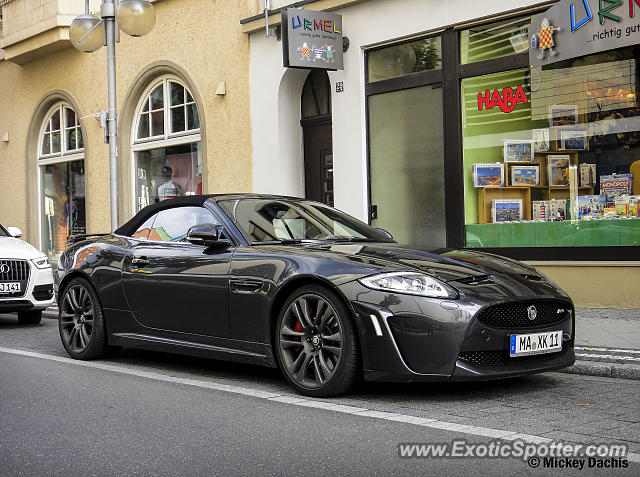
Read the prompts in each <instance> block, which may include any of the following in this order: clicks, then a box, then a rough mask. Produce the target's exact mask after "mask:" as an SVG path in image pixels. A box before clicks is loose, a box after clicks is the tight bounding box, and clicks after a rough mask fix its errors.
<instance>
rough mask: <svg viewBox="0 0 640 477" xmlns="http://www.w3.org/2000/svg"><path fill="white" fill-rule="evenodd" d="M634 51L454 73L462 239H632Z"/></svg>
mask: <svg viewBox="0 0 640 477" xmlns="http://www.w3.org/2000/svg"><path fill="white" fill-rule="evenodd" d="M639 56H640V51H638V50H637V49H635V48H628V49H622V50H615V51H609V52H605V53H599V54H595V55H590V56H587V57H582V58H577V59H572V60H567V61H563V62H559V63H556V64H553V65H548V66H545V67H544V68H543V69H542V70H530V69H529V68H523V69H518V70H511V71H505V72H501V73H494V74H487V75H482V76H476V77H472V78H466V79H464V80H463V81H462V89H461V90H462V104H463V124H462V131H463V152H464V156H463V158H464V186H465V219H466V245H467V246H469V247H575V246H627V245H637V244H638V243H640V217H639V213H638V203H639V201H640V104H639V103H638V93H639V92H640V91H639V90H640V78H639V74H640V63H639V60H640V57H639Z"/></svg>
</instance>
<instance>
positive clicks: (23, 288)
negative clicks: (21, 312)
mask: <svg viewBox="0 0 640 477" xmlns="http://www.w3.org/2000/svg"><path fill="white" fill-rule="evenodd" d="M3 270H4V271H3ZM30 272H31V268H30V267H29V264H28V263H27V261H26V260H3V259H0V282H20V291H19V292H13V293H0V298H5V297H20V296H24V294H25V293H26V292H27V285H28V283H29V273H30Z"/></svg>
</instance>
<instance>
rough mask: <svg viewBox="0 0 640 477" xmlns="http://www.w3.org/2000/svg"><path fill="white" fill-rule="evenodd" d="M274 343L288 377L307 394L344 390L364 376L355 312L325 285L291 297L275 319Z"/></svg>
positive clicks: (299, 390)
mask: <svg viewBox="0 0 640 477" xmlns="http://www.w3.org/2000/svg"><path fill="white" fill-rule="evenodd" d="M275 343H276V354H277V358H278V364H279V365H280V369H281V370H282V372H283V374H284V376H285V378H286V379H287V380H288V381H289V383H291V385H293V387H294V388H295V389H296V390H297V391H298V392H300V393H302V394H305V395H307V396H314V397H327V396H335V395H338V394H342V393H344V392H346V391H348V390H349V389H351V388H352V387H353V385H354V384H355V383H356V381H357V379H358V377H359V375H360V353H359V349H358V341H357V337H356V332H355V328H354V325H353V321H352V319H351V314H350V313H349V310H348V309H347V307H346V306H345V305H344V303H343V302H342V300H340V298H339V297H338V296H337V294H336V293H334V292H333V291H331V290H329V289H327V288H325V287H321V286H317V285H310V286H305V287H302V288H299V289H298V290H296V291H295V292H294V293H293V294H292V295H291V297H289V299H288V300H287V301H286V302H285V304H284V306H283V307H282V310H281V312H280V315H279V317H278V321H277V323H276V336H275Z"/></svg>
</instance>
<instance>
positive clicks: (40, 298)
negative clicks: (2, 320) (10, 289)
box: [0, 260, 55, 313]
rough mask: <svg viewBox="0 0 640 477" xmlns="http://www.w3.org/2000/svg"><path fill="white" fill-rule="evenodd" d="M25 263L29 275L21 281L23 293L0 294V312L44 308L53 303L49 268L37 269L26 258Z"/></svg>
mask: <svg viewBox="0 0 640 477" xmlns="http://www.w3.org/2000/svg"><path fill="white" fill-rule="evenodd" d="M26 263H27V264H28V265H29V277H28V280H26V281H25V282H24V283H23V287H24V288H23V289H24V293H22V294H20V295H19V296H3V295H0V312H2V313H10V312H15V311H28V310H44V309H45V308H47V307H49V306H51V305H52V304H53V303H54V301H55V299H54V293H53V275H52V273H51V268H45V269H39V268H37V267H35V266H34V265H33V264H32V263H31V262H29V261H28V260H27V261H26Z"/></svg>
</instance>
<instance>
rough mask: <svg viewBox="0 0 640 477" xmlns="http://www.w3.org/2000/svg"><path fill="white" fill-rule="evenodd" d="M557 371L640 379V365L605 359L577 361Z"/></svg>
mask: <svg viewBox="0 0 640 477" xmlns="http://www.w3.org/2000/svg"><path fill="white" fill-rule="evenodd" d="M556 372H557V373H567V374H582V375H586V376H601V377H606V378H622V379H635V380H640V365H637V364H617V363H605V362H603V361H576V362H575V364H574V365H573V366H570V367H568V368H564V369H558V370H557V371H556Z"/></svg>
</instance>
